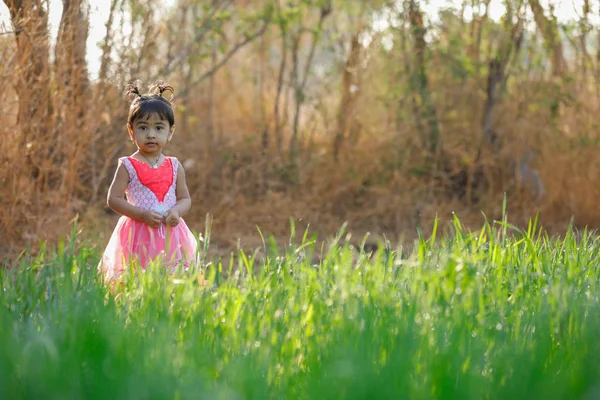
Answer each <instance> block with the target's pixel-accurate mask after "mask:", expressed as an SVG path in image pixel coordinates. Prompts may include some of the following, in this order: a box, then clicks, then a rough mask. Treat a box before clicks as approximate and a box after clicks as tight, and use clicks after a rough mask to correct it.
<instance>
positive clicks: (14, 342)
mask: <svg viewBox="0 0 600 400" xmlns="http://www.w3.org/2000/svg"><path fill="white" fill-rule="evenodd" d="M453 231H454V234H453V235H445V236H444V237H437V238H436V237H435V233H434V237H431V238H429V239H427V240H425V239H423V240H420V241H419V242H418V243H417V245H416V246H415V248H414V250H413V252H412V253H411V254H409V255H407V256H402V257H401V256H400V254H398V252H397V251H390V252H384V251H380V252H377V253H376V254H375V255H374V256H373V257H372V258H369V257H367V255H365V254H364V253H361V252H359V251H358V250H357V249H355V248H353V247H352V246H351V245H350V244H349V243H348V242H346V241H344V240H343V239H342V238H343V235H341V234H340V236H339V237H338V238H337V240H336V241H335V242H333V243H329V244H327V245H326V246H325V247H324V248H321V246H319V245H315V244H314V243H313V242H312V240H313V238H309V237H307V235H304V237H303V238H301V239H299V240H298V243H296V244H294V243H295V242H294V241H290V243H291V244H290V246H289V247H287V249H285V250H283V249H278V248H276V247H275V246H273V245H269V244H266V245H265V248H264V249H263V250H264V254H266V255H267V257H266V260H265V261H263V262H260V263H259V261H258V259H257V258H255V257H252V256H250V255H246V254H243V253H241V252H240V253H239V254H237V255H236V257H235V258H233V259H232V261H231V262H230V261H229V260H226V261H227V262H224V263H220V262H214V263H212V264H209V265H208V267H207V271H206V273H207V277H208V278H209V279H210V280H211V282H212V285H211V286H209V287H207V288H201V287H199V285H198V284H197V283H196V280H195V275H194V274H192V273H188V274H183V275H181V276H178V277H177V278H178V279H172V277H168V276H166V275H165V273H164V272H162V271H161V270H160V269H158V268H155V269H153V270H151V271H149V272H147V273H144V274H141V275H139V276H138V277H137V278H135V279H130V280H128V281H127V283H126V285H125V287H124V288H123V289H122V290H120V292H119V293H118V295H117V296H116V297H114V296H110V295H108V290H107V288H105V287H103V286H102V285H101V284H100V283H98V280H97V279H96V275H95V266H96V264H97V262H98V259H99V254H98V252H97V251H93V250H90V249H85V248H84V249H79V250H75V249H74V245H73V241H67V243H66V244H64V245H61V246H59V247H58V248H57V249H55V250H50V249H47V250H43V251H41V252H40V253H39V254H37V255H35V256H27V255H24V256H23V257H22V258H21V262H20V266H18V268H13V269H11V270H7V269H5V270H0V287H1V292H0V344H1V345H2V350H1V351H0V398H3V399H42V398H43V399H68V398H77V399H94V398H110V399H121V398H123V399H125V398H126V399H187V398H208V399H264V398H277V399H333V398H336V399H367V398H368V399H378V398H386V399H392V398H394V399H397V398H410V399H430V398H438V399H448V398H452V399H480V398H490V399H492V398H493V399H515V398H522V399H533V398H538V399H567V398H569V399H573V398H578V399H587V398H589V399H591V398H598V396H599V395H600V308H599V307H598V305H599V301H598V296H599V279H598V278H599V277H600V272H599V267H600V240H599V239H598V238H597V236H595V235H592V234H591V233H587V232H583V233H581V234H578V235H575V233H574V232H573V230H568V232H567V233H566V235H565V236H564V237H552V238H551V237H548V236H546V235H544V234H543V233H541V231H540V230H538V229H536V227H535V224H534V223H532V224H531V225H530V226H529V228H528V229H527V230H526V231H524V232H520V231H517V230H514V229H511V228H510V227H509V226H508V225H507V224H506V223H504V224H502V223H500V224H494V225H493V226H490V225H489V224H486V225H485V226H483V228H482V229H481V231H479V232H473V233H468V232H464V231H463V229H462V227H461V224H460V221H458V220H456V221H455V222H454V226H453ZM434 232H435V230H434ZM321 252H323V259H322V262H320V263H319V264H317V265H313V264H312V263H311V260H312V254H313V253H321ZM229 271H231V273H229V277H228V278H224V275H227V273H228V272H229ZM256 271H258V272H256Z"/></svg>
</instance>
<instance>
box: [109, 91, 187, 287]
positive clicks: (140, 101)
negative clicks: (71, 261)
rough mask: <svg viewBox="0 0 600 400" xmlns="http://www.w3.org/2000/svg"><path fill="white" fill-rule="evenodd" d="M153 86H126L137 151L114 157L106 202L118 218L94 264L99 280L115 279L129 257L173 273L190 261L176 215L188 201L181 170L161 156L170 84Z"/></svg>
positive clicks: (168, 132)
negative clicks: (147, 90)
mask: <svg viewBox="0 0 600 400" xmlns="http://www.w3.org/2000/svg"><path fill="white" fill-rule="evenodd" d="M155 90H156V93H152V94H144V95H143V94H141V93H140V91H139V89H138V88H137V86H135V85H134V84H129V85H128V86H127V94H128V96H129V98H130V99H131V98H132V97H133V100H132V101H131V106H130V108H129V117H128V119H127V130H128V131H129V136H130V138H131V140H132V142H133V143H134V144H135V145H136V146H137V149H138V150H137V151H136V152H135V153H133V154H132V155H131V156H129V157H121V158H119V161H118V165H117V170H116V173H115V176H114V179H113V181H112V184H111V186H110V189H109V191H108V206H109V207H110V208H112V209H113V210H114V211H115V212H117V213H119V214H121V217H120V218H119V220H118V222H117V226H116V228H115V230H114V232H113V234H112V236H111V237H110V240H109V242H108V245H107V247H106V249H105V251H104V254H103V257H102V261H101V263H100V266H99V269H100V271H101V272H102V273H103V274H104V280H105V281H109V280H112V279H115V278H118V277H120V276H121V274H122V273H123V272H124V271H125V270H126V269H127V268H128V267H130V266H131V263H132V262H134V261H135V263H136V264H137V265H139V266H140V267H141V268H143V269H145V268H146V267H147V266H148V263H149V262H151V261H154V260H156V259H157V258H158V257H161V262H162V263H163V264H164V265H165V266H166V267H167V268H170V269H172V270H173V271H174V269H175V268H177V267H178V266H181V267H183V268H187V267H189V266H190V264H192V263H193V262H195V260H196V254H197V253H196V248H197V242H196V238H195V237H194V235H193V234H192V232H191V231H190V229H189V228H188V227H187V225H186V224H185V222H184V221H183V219H182V217H183V215H184V214H185V213H186V212H187V211H188V210H189V208H190V205H191V200H190V195H189V191H188V188H187V185H186V182H185V173H184V170H183V167H182V165H181V164H180V163H179V161H178V160H177V158H175V157H167V156H165V155H164V154H163V148H164V147H165V145H166V144H167V143H168V142H169V141H170V140H171V138H172V137H173V132H174V125H175V117H174V112H173V108H172V106H171V103H170V101H169V100H167V99H166V98H165V97H163V93H165V92H171V94H172V93H173V88H172V87H171V86H168V85H156V86H155ZM124 195H126V196H127V199H125V197H124Z"/></svg>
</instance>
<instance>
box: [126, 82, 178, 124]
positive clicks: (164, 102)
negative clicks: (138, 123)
mask: <svg viewBox="0 0 600 400" xmlns="http://www.w3.org/2000/svg"><path fill="white" fill-rule="evenodd" d="M164 92H171V94H174V91H173V87H172V86H170V85H166V84H155V85H153V86H151V87H150V93H147V94H141V93H140V90H139V88H138V87H137V85H136V84H135V83H130V84H128V85H127V86H126V88H125V93H126V96H127V97H128V98H129V99H130V101H131V105H130V106H129V116H128V117H127V124H128V125H133V122H134V121H135V120H137V119H139V118H148V117H149V116H150V114H158V116H159V117H160V118H162V119H166V120H167V121H169V125H170V126H173V125H175V113H174V112H173V105H172V104H171V100H170V99H166V98H164V97H163V93H164ZM172 98H173V97H171V99H172Z"/></svg>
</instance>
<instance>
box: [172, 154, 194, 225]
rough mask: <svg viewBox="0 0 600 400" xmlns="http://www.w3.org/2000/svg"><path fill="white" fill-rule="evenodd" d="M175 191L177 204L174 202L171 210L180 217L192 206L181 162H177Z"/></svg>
mask: <svg viewBox="0 0 600 400" xmlns="http://www.w3.org/2000/svg"><path fill="white" fill-rule="evenodd" d="M175 193H176V195H177V204H175V206H174V207H173V208H172V209H171V210H173V211H176V212H177V213H178V214H179V217H180V218H181V217H183V216H184V215H185V214H186V213H187V212H188V210H189V209H190V207H191V206H192V199H191V198H190V191H189V190H188V187H187V183H186V181H185V170H184V169H183V165H181V163H179V167H178V168H177V186H176V187H175Z"/></svg>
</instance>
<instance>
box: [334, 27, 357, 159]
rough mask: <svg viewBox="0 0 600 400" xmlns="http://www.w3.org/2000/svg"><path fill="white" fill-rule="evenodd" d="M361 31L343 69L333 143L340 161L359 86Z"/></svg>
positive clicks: (351, 45) (353, 41)
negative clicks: (336, 125)
mask: <svg viewBox="0 0 600 400" xmlns="http://www.w3.org/2000/svg"><path fill="white" fill-rule="evenodd" d="M359 35H360V32H358V33H356V34H354V35H353V36H352V40H351V44H350V54H349V55H348V59H347V60H346V64H345V66H344V70H343V71H342V98H341V100H340V108H339V111H338V116H337V119H338V121H337V122H338V127H337V132H336V135H335V141H334V145H333V159H334V160H335V161H338V157H339V153H340V149H341V146H342V143H343V141H344V138H345V137H346V133H347V130H348V119H351V118H352V115H353V106H354V99H355V98H356V94H357V92H356V89H357V88H358V82H357V73H358V68H359V64H360V43H359V40H358V37H359Z"/></svg>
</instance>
